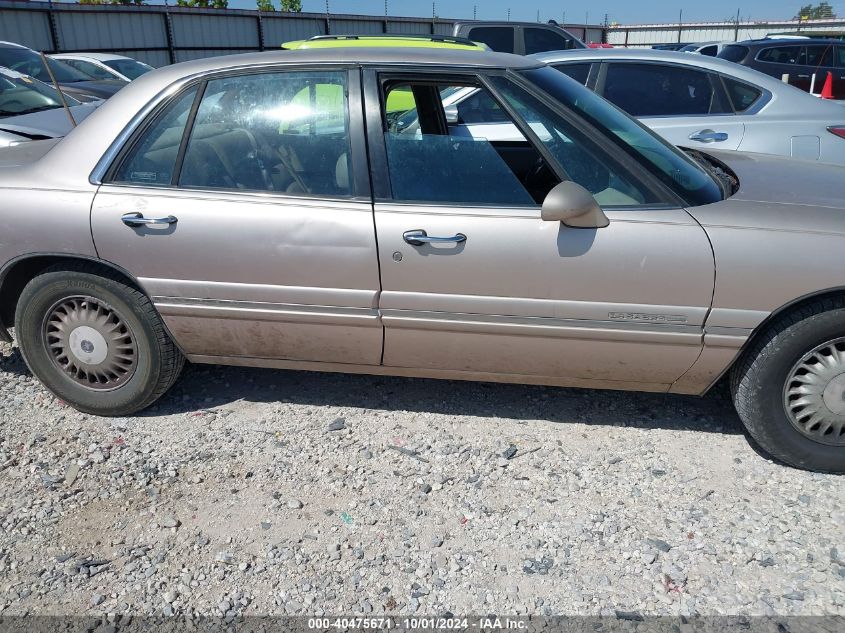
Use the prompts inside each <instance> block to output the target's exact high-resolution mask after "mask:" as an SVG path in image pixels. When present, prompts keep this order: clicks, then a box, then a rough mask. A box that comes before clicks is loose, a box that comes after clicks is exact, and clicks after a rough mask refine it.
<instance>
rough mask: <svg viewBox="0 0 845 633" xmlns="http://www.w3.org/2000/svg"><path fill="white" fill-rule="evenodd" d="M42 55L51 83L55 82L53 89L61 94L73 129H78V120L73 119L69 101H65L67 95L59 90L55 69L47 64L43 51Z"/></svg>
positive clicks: (42, 61) (60, 96) (60, 97)
mask: <svg viewBox="0 0 845 633" xmlns="http://www.w3.org/2000/svg"><path fill="white" fill-rule="evenodd" d="M39 55H41V63H42V64H44V68H46V69H47V74H48V75H50V81H52V82H53V87H54V88H55V89H56V92H58V93H59V99H61V100H62V105H63V106H64V108H65V112H67V118H69V119H70V124H71V126H72V127H76V119H74V118H73V112H71V111H70V108H69V107H68V104H67V100H66V99H65V93H63V92H62V89H61V88H59V82H58V81H56V76H55V75H54V74H53V69H52V68H50V64H48V63H47V56H46V55H45V54H44V52H43V51H42V52H41V53H39Z"/></svg>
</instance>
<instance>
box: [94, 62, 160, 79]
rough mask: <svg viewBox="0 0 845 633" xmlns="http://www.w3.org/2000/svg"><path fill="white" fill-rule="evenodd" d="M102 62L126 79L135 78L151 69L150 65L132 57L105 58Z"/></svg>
mask: <svg viewBox="0 0 845 633" xmlns="http://www.w3.org/2000/svg"><path fill="white" fill-rule="evenodd" d="M103 63H104V64H105V65H106V66H108V67H109V68H112V69H114V70H116V71H117V72H119V73H120V74H121V75H123V76H124V77H126V78H128V79H137V78H138V77H140V76H141V75H143V74H144V73H148V72H150V71H151V70H152V69H153V67H152V66H148V65H147V64H144V63H143V62H139V61H137V60H134V59H107V60H105V61H104V62H103Z"/></svg>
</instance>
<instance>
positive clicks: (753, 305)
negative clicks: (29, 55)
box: [0, 48, 845, 472]
mask: <svg viewBox="0 0 845 633" xmlns="http://www.w3.org/2000/svg"><path fill="white" fill-rule="evenodd" d="M466 87H474V88H476V89H477V93H475V95H474V96H473V98H472V99H467V100H464V101H462V102H461V103H460V105H459V106H458V107H455V108H446V107H444V106H443V102H444V99H445V98H446V97H447V96H448V95H449V94H454V93H455V91H458V90H461V89H463V88H466ZM393 94H396V95H401V99H399V98H394V99H393V100H392V103H396V102H397V101H402V102H405V103H408V107H409V108H411V111H409V112H408V113H406V114H408V116H395V114H394V113H390V114H388V113H387V112H386V111H385V110H386V108H385V104H386V103H387V102H388V101H389V100H391V95H393ZM408 121H412V122H413V124H412V125H409V124H408V123H407V122H408ZM467 126H472V129H473V134H472V135H467V134H465V130H466V128H467ZM485 126H489V130H490V134H489V135H487V136H485V135H484V134H483V133H481V131H482V130H483V129H485ZM503 130H505V131H506V132H507V134H504V135H503V134H502V131H503ZM0 192H1V193H2V207H0V308H1V309H0V337H4V338H8V339H9V340H10V337H9V335H8V333H7V328H9V327H11V326H12V325H14V327H15V331H16V338H17V340H18V343H19V345H20V346H21V350H22V352H23V355H24V358H25V359H26V361H27V363H28V365H29V367H30V368H31V370H32V371H33V373H34V374H35V375H36V376H37V377H38V378H39V379H40V380H41V381H42V382H43V383H44V384H45V386H46V387H47V388H48V389H50V390H51V391H52V392H53V393H55V394H56V395H58V396H59V397H61V398H62V399H64V400H66V401H67V402H69V403H71V404H73V406H75V407H77V408H78V409H80V410H82V411H86V412H90V413H95V414H100V415H126V414H129V413H132V412H134V411H137V410H139V409H142V408H144V407H146V406H148V405H149V404H151V403H152V402H154V401H155V400H156V399H157V398H159V397H160V396H162V395H163V394H164V393H165V392H166V391H167V390H168V388H169V387H170V386H171V385H172V384H173V383H174V382H175V381H176V379H177V377H178V375H179V371H180V369H181V368H182V365H183V362H184V360H185V359H186V358H187V359H188V360H189V361H191V362H197V363H224V364H233V365H249V366H262V367H281V368H288V369H307V370H325V371H342V372H359V373H369V374H391V375H401V376H426V377H433V378H449V379H466V380H487V381H501V382H520V383H531V384H547V385H561V386H576V387H595V388H610V389H629V390H646V391H659V392H668V393H681V394H704V393H706V392H707V391H708V389H710V387H711V386H712V385H713V384H714V383H716V382H717V381H718V380H719V379H720V378H721V377H723V376H729V377H730V381H731V384H732V388H733V394H734V398H735V400H736V404H737V409H738V411H739V414H740V417H741V418H742V421H743V422H744V424H745V425H746V427H747V428H748V430H749V432H750V434H751V435H752V436H753V437H754V439H755V440H756V441H757V442H758V443H759V444H760V445H761V446H763V447H764V448H765V449H766V450H767V451H769V452H770V453H771V454H773V455H774V456H776V457H778V458H780V459H781V460H783V461H786V462H788V463H790V464H793V465H795V466H799V467H806V468H814V469H819V470H825V471H832V472H843V471H845V290H843V289H845V170H843V169H842V168H840V167H834V166H826V165H820V164H811V163H804V162H800V161H790V160H787V159H780V158H774V157H768V156H759V155H751V154H739V153H731V154H719V155H716V154H712V155H710V154H704V153H695V152H683V151H680V150H678V149H676V148H674V147H672V146H670V145H668V144H666V143H665V142H664V141H662V140H661V139H660V138H659V137H657V136H655V135H654V134H653V133H651V132H650V131H648V130H647V129H645V128H644V127H642V126H641V125H640V124H638V123H637V122H635V121H634V120H633V119H631V118H629V117H628V116H627V115H625V114H623V113H622V112H621V111H619V110H617V109H616V108H615V107H613V106H611V105H610V104H608V103H607V102H605V101H604V100H602V99H601V98H600V97H598V96H596V95H595V94H593V93H592V92H590V91H588V90H587V89H585V88H584V87H582V86H580V85H579V84H577V83H576V82H574V81H572V80H570V79H569V78H567V77H565V76H564V75H563V74H561V73H559V72H557V71H555V70H553V69H552V68H549V67H547V66H545V65H544V64H542V63H540V62H537V61H536V60H530V59H525V58H521V57H515V56H509V55H501V54H494V53H489V54H488V53H477V52H472V53H465V52H461V51H443V50H424V49H404V50H403V49H398V48H384V49H355V50H342V49H333V50H322V51H321V50H316V51H284V52H280V53H264V54H255V55H245V56H230V57H223V58H217V59H206V60H200V61H196V62H190V63H187V64H178V65H175V66H170V67H167V68H164V69H161V70H157V71H154V72H151V73H149V74H147V75H145V76H143V77H141V78H139V79H138V80H136V81H135V82H133V83H132V84H131V85H129V86H128V87H126V88H125V89H123V90H121V91H120V92H119V93H118V94H117V95H116V96H115V97H113V98H112V99H110V100H109V101H108V102H107V103H106V104H105V105H104V106H102V107H101V108H100V109H99V110H98V111H97V112H95V113H94V114H92V115H91V116H90V117H89V118H88V119H87V120H86V121H85V122H84V123H83V124H81V125H80V126H79V127H78V128H77V129H76V130H74V131H73V132H72V133H71V134H70V135H68V136H67V137H66V138H65V139H63V140H62V141H60V142H56V141H42V142H32V143H28V144H25V145H21V146H19V147H16V148H12V149H9V150H6V151H4V152H3V153H2V154H0Z"/></svg>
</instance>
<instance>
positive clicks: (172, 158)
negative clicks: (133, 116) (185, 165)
mask: <svg viewBox="0 0 845 633" xmlns="http://www.w3.org/2000/svg"><path fill="white" fill-rule="evenodd" d="M196 94H197V91H196V89H195V88H194V89H191V90H188V91H187V92H185V93H184V94H183V95H182V96H180V97H178V98H177V99H176V100H175V101H173V102H172V103H171V104H170V105H169V106H167V107H166V108H165V109H164V110H163V111H162V112H160V113H159V114H158V116H157V117H156V119H155V120H154V121H153V122H152V124H151V125H150V126H149V127H148V128H147V129H146V131H144V133H143V134H142V136H141V137H140V138H139V139H138V141H137V142H136V143H135V144H134V145H133V146H132V148H131V149H130V150H129V152H128V153H127V154H126V156H125V157H124V159H123V160H122V161H121V163H120V166H119V167H118V168H117V170H116V171H115V173H114V176H113V177H112V178H111V180H112V181H113V182H117V183H124V184H132V185H143V186H150V187H169V186H170V185H171V184H172V181H173V172H174V170H175V168H176V157H177V156H178V154H179V145H180V143H181V142H182V136H183V135H184V132H185V125H186V124H187V121H188V114H189V112H190V110H191V106H192V105H193V103H194V98H195V97H196Z"/></svg>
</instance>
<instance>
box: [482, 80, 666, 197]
mask: <svg viewBox="0 0 845 633" xmlns="http://www.w3.org/2000/svg"><path fill="white" fill-rule="evenodd" d="M547 70H550V72H554V71H551V69H547ZM558 76H559V75H558ZM491 81H493V82H494V84H495V85H496V87H497V89H498V90H499V91H500V92H501V94H502V96H503V97H504V98H505V100H506V101H507V102H508V103H509V104H510V106H511V107H512V108H513V109H514V110H516V112H517V114H518V115H519V116H520V117H521V118H522V120H523V121H524V122H525V123H526V124H527V125H528V126H529V127H530V128H531V130H532V131H533V132H534V134H536V135H537V137H538V139H539V140H540V142H541V143H543V145H545V147H546V149H548V150H549V152H551V154H552V155H553V156H554V157H555V159H556V160H557V162H558V163H559V164H560V166H561V167H562V168H563V169H564V171H565V172H566V174H567V176H568V177H569V178H571V179H572V180H573V181H574V182H576V183H578V184H579V185H581V186H582V187H584V188H585V189H586V190H587V191H589V192H590V193H591V194H593V197H594V198H595V199H596V202H598V203H599V205H601V206H602V207H619V206H621V207H631V206H640V205H643V204H648V203H653V202H656V198H655V197H654V196H653V194H652V192H651V191H649V190H648V189H647V188H645V187H641V186H640V185H639V184H637V181H636V179H635V178H633V177H632V176H631V175H630V174H629V173H627V172H626V171H625V170H623V169H622V168H621V167H620V166H619V165H618V164H617V163H616V161H614V160H613V157H612V156H610V155H609V154H608V153H607V152H606V151H605V150H603V149H602V148H601V147H600V146H599V145H598V144H596V143H595V141H593V140H591V139H590V138H588V137H587V135H586V134H584V133H583V132H582V131H581V130H579V129H578V128H576V127H575V126H574V125H572V124H571V123H570V122H569V121H567V120H566V119H564V118H563V117H561V116H560V115H558V114H556V113H555V112H554V111H553V110H551V109H550V108H549V107H548V106H547V105H545V104H544V103H542V102H541V101H540V100H539V99H538V98H537V97H535V96H534V95H532V94H531V93H529V92H528V91H527V90H525V89H523V88H521V87H520V86H517V85H516V84H515V83H513V82H512V81H510V80H508V79H505V78H503V77H492V78H491ZM570 83H571V82H570ZM574 87H575V88H580V89H581V90H585V89H584V88H581V87H580V86H574ZM587 92H589V91H587ZM590 94H594V93H592V92H590ZM597 98H598V97H597Z"/></svg>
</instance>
